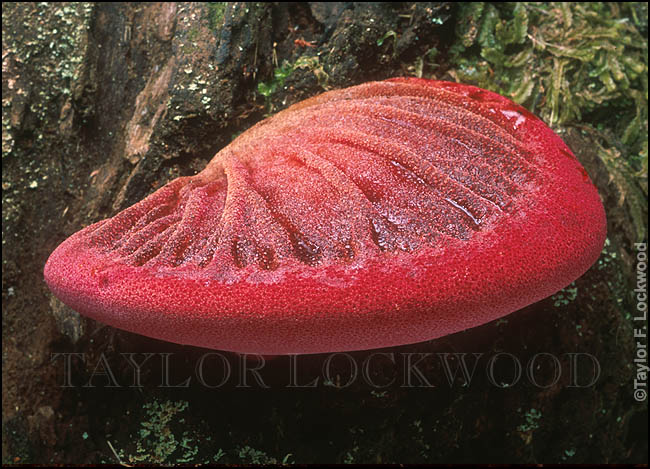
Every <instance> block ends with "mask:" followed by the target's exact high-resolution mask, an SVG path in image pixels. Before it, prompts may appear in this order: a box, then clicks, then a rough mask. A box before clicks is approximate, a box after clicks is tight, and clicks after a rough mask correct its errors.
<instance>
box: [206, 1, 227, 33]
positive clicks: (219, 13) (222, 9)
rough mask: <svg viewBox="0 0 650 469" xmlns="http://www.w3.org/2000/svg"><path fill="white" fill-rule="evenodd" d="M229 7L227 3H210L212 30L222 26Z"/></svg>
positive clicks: (209, 14) (209, 11) (209, 12)
mask: <svg viewBox="0 0 650 469" xmlns="http://www.w3.org/2000/svg"><path fill="white" fill-rule="evenodd" d="M227 5H228V3H227V2H208V20H209V22H210V28H211V29H213V30H215V29H217V28H218V27H219V26H221V23H223V17H224V14H225V13H226V6H227Z"/></svg>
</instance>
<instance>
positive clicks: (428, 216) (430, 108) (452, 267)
mask: <svg viewBox="0 0 650 469" xmlns="http://www.w3.org/2000/svg"><path fill="white" fill-rule="evenodd" d="M605 235H606V221H605V213H604V210H603V206H602V203H601V201H600V198H599V195H598V193H597V191H596V188H595V187H594V185H593V184H592V182H591V181H590V179H589V177H588V176H587V173H586V172H585V170H584V169H583V168H582V166H581V165H580V163H579V162H578V161H577V160H576V158H575V157H574V156H573V154H572V153H571V151H570V150H569V149H568V148H567V146H566V145H565V144H564V143H563V142H562V140H561V139H560V138H559V137H558V136H557V135H556V134H554V133H553V132H552V131H551V130H550V129H549V128H548V127H547V126H546V125H545V124H544V123H543V122H542V121H541V120H539V119H538V118H537V117H535V116H533V115H532V114H530V113H529V112H528V111H526V110H525V109H524V108H522V107H520V106H518V105H517V104H514V103H513V102H511V101H510V100H508V99H506V98H504V97H502V96H499V95H497V94H495V93H492V92H489V91H485V90H482V89H480V88H476V87H473V86H467V85H461V84H456V83H449V82H442V81H430V80H424V79H413V78H397V79H392V80H387V81H382V82H373V83H366V84H363V85H359V86H354V87H351V88H347V89H343V90H338V91H332V92H328V93H324V94H321V95H319V96H316V97H314V98H311V99H308V100H306V101H303V102H300V103H298V104H296V105H294V106H291V107H290V108H288V109H287V110H285V111H283V112H280V113H278V114H277V115H275V116H273V117H271V118H268V119H266V120H264V121H262V122H260V123H258V124H257V125H255V126H254V127H252V128H251V129H250V130H248V131H247V132H245V133H243V134H242V135H240V136H239V137H238V138H237V139H236V140H234V141H233V142H232V143H231V144H230V145H229V146H227V147H226V148H224V149H223V150H221V151H220V152H219V153H217V155H216V156H215V157H214V159H213V160H212V161H211V162H210V163H209V164H208V166H207V167H206V168H205V169H204V170H203V171H202V172H200V173H199V174H197V175H196V176H192V177H182V178H179V179H176V180H174V181H172V182H170V183H169V184H167V185H166V186H164V187H163V188H161V189H159V190H158V191H156V192H155V193H153V194H151V195H150V196H149V197H147V198H146V199H144V200H143V201H141V202H139V203H137V204H135V205H133V206H132V207H130V208H128V209H126V210H124V211H122V212H121V213H118V214H117V215H115V216H114V217H113V218H110V219H107V220H103V221H100V222H98V223H95V224H94V225H92V226H89V227H87V228H85V229H83V230H81V231H80V232H78V233H76V234H75V235H73V236H71V237H70V238H69V239H68V240H66V241H65V242H64V243H63V244H61V245H60V246H59V247H58V248H57V249H56V250H55V251H54V253H53V254H52V255H51V256H50V258H49V260H48V262H47V264H46V266H45V279H46V281H47V284H48V285H49V287H50V289H51V290H52V291H53V292H54V294H55V295H56V296H58V297H59V298H60V299H61V300H63V302H65V303H66V304H68V305H69V306H70V307H72V308H73V309H75V310H77V311H79V312H80V313H82V314H85V315H87V316H89V317H91V318H94V319H97V320H99V321H101V322H104V323H106V324H110V325H112V326H115V327H118V328H122V329H126V330H129V331H132V332H136V333H139V334H143V335H147V336H151V337H155V338H159V339H163V340H167V341H171V342H178V343H183V344H192V345H196V346H201V347H208V348H215V349H222V350H231V351H237V352H249V353H261V354H271V355H272V354H286V353H317V352H333V351H345V350H360V349H370V348H377V347H385V346H391V345H400V344H407V343H413V342H418V341H423V340H427V339H432V338H436V337H439V336H443V335H446V334H450V333H453V332H457V331H460V330H463V329H467V328H470V327H474V326H478V325H481V324H484V323H486V322H488V321H491V320H493V319H496V318H499V317H501V316H504V315H506V314H509V313H511V312H513V311H515V310H517V309H520V308H522V307H524V306H526V305H528V304H530V303H533V302H535V301H538V300H540V299H542V298H544V297H546V296H549V295H551V294H553V293H554V292H556V291H557V290H559V289H561V288H563V287H565V286H566V285H568V284H569V283H570V282H572V281H573V280H575V279H576V278H577V277H579V276H580V275H582V274H583V273H584V272H585V271H586V270H587V268H589V266H590V265H591V264H592V263H593V262H595V260H596V259H597V258H598V255H599V253H600V251H601V248H602V245H603V242H604V240H605Z"/></svg>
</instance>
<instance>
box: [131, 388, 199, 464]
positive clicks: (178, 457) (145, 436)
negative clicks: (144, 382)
mask: <svg viewBox="0 0 650 469" xmlns="http://www.w3.org/2000/svg"><path fill="white" fill-rule="evenodd" d="M188 406H189V404H188V403H187V401H178V402H173V401H169V400H168V401H164V402H161V401H158V400H154V401H152V402H148V403H146V404H144V406H143V411H144V417H145V420H144V421H143V422H142V423H141V424H140V426H141V428H140V431H139V432H138V434H137V436H136V437H135V445H136V450H135V454H132V455H129V456H128V460H129V461H130V462H131V463H146V464H170V463H181V464H182V463H189V462H192V461H193V460H194V458H195V457H196V455H197V454H198V452H199V449H198V445H197V442H196V438H193V437H192V436H191V435H190V433H189V432H187V431H185V432H182V433H181V434H180V435H176V434H175V433H174V432H173V431H172V426H173V425H176V424H183V423H184V420H183V419H182V418H181V417H180V415H181V414H182V413H183V411H185V410H186V409H187V407H188Z"/></svg>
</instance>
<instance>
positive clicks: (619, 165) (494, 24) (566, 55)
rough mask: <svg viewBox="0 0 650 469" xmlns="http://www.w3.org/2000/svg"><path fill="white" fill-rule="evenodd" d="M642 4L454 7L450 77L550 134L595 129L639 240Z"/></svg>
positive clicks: (643, 145) (644, 113)
mask: <svg viewBox="0 0 650 469" xmlns="http://www.w3.org/2000/svg"><path fill="white" fill-rule="evenodd" d="M647 16H648V13H647V4H645V6H644V5H642V4H640V3H626V4H615V3H529V2H521V3H512V4H511V3H504V4H501V3H500V4H492V3H473V4H462V5H460V6H459V18H458V21H457V26H456V40H455V43H454V45H453V46H452V47H451V49H450V57H451V60H452V63H453V64H454V65H455V69H454V70H452V71H450V73H451V74H452V75H453V76H454V78H455V79H456V80H458V81H461V82H465V83H473V84H476V85H477V86H480V87H482V88H486V89H489V90H492V91H496V92H497V93H500V94H502V95H505V96H509V97H510V98H512V99H513V100H514V101H516V102H518V103H519V104H522V105H523V106H525V107H527V108H528V109H530V110H531V111H533V112H535V113H536V114H538V115H540V116H541V117H542V119H544V121H545V122H546V123H548V124H549V125H551V126H562V125H579V126H581V127H589V128H592V129H596V130H598V133H599V140H600V141H601V142H602V144H600V143H599V144H598V146H599V148H598V155H599V156H600V158H601V160H602V161H603V162H604V163H605V165H606V167H607V169H608V171H609V172H610V175H611V179H612V180H613V181H614V184H615V185H616V187H617V189H618V190H619V192H620V194H621V201H624V203H625V204H627V208H628V211H629V212H630V213H631V214H632V218H633V222H634V224H635V229H636V231H637V237H638V238H639V240H640V239H643V238H644V237H645V233H646V230H647V226H646V223H645V222H644V219H645V216H647V213H646V212H647V210H644V209H643V207H644V206H645V205H647V201H646V199H647V174H648V137H647V133H648V41H647V39H646V38H645V37H644V34H642V32H643V31H644V30H645V31H647V24H648V19H647Z"/></svg>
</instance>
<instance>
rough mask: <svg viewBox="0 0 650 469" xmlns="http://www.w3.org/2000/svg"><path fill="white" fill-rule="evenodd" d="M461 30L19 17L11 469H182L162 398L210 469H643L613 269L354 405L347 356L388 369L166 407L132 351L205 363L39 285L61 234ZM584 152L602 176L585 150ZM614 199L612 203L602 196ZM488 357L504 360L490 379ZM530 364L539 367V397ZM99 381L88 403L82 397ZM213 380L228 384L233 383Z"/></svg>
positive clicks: (10, 211)
mask: <svg viewBox="0 0 650 469" xmlns="http://www.w3.org/2000/svg"><path fill="white" fill-rule="evenodd" d="M453 13H454V10H453V8H452V7H451V6H450V5H447V4H439V3H421V4H365V5H361V4H353V3H331V4H317V3H314V4H305V3H299V4H298V3H296V4H282V3H281V4H271V3H229V4H221V3H212V4H189V3H164V4H149V3H146V4H145V3H143V4H139V3H100V4H59V3H48V4H42V3H39V4H32V3H14V4H11V3H10V4H5V5H4V6H3V56H2V58H3V77H2V86H3V122H2V148H3V176H2V178H3V182H2V184H3V245H2V251H3V306H2V308H3V463H4V462H33V463H47V462H53V463H61V464H70V463H99V462H118V461H117V459H116V458H118V457H119V458H120V460H121V462H125V463H133V462H138V461H140V460H145V461H157V462H183V458H184V457H185V456H183V454H185V453H184V451H185V450H184V449H183V448H184V447H172V448H171V452H170V453H169V455H168V456H169V458H168V459H160V460H157V459H156V457H160V455H158V456H155V452H154V451H153V449H152V448H151V447H146V444H145V440H146V439H145V438H144V437H142V436H141V434H140V433H139V432H140V430H142V428H144V427H143V426H142V422H145V421H147V418H150V415H149V414H148V413H146V412H145V410H143V409H145V408H146V409H149V407H146V406H145V407H143V403H150V402H151V401H152V399H153V398H156V399H159V400H160V402H167V401H165V400H166V399H167V400H178V399H180V400H185V401H189V402H190V407H189V408H188V409H187V410H185V411H184V413H183V419H184V423H180V421H178V420H175V421H173V422H174V426H172V425H171V423H170V424H169V425H170V426H169V427H166V426H165V425H163V426H162V427H163V428H158V429H157V430H158V431H163V430H164V431H166V432H169V431H171V432H172V434H176V441H180V440H181V439H183V438H186V443H187V441H190V442H191V444H190V443H187V444H188V445H189V446H191V447H192V448H194V446H196V452H194V453H192V456H191V457H189V456H188V458H189V459H188V460H187V461H186V462H192V463H194V462H197V463H199V462H203V461H214V460H215V458H216V455H218V454H219V450H220V449H222V450H223V452H224V453H225V455H224V456H223V457H220V458H218V461H219V462H230V463H238V462H246V461H248V462H250V461H251V460H253V459H254V458H257V460H258V461H261V462H270V461H271V460H272V459H273V458H275V459H276V460H277V461H282V459H283V457H284V456H285V455H286V454H287V453H291V454H292V455H293V456H292V458H290V459H289V460H295V461H297V462H331V463H337V462H365V463H378V462H478V461H482V462H528V463H536V462H563V461H569V462H605V461H612V462H625V461H633V462H643V461H644V458H645V462H647V426H645V429H644V422H646V420H645V419H646V418H647V407H643V408H640V407H639V406H637V405H635V403H634V402H633V400H632V395H631V391H630V381H631V379H632V377H633V372H634V370H633V368H632V367H631V366H630V363H631V360H632V358H633V357H634V340H633V336H632V333H631V329H630V323H629V321H627V320H626V319H625V313H624V311H623V308H622V307H621V306H620V305H619V304H617V303H616V301H615V299H614V298H615V296H614V295H613V294H611V292H610V289H611V288H612V287H611V279H612V278H613V277H615V276H621V275H622V274H621V272H620V269H619V268H618V267H617V266H616V265H615V263H605V264H603V263H601V265H600V267H599V266H595V267H594V268H593V269H592V270H590V271H589V272H588V273H587V274H586V275H585V276H584V277H582V278H581V279H579V280H578V281H577V282H576V286H577V288H578V289H579V290H580V291H581V298H589V299H588V300H584V301H582V300H581V301H578V302H573V303H570V302H567V305H563V306H562V307H560V308H558V307H555V306H554V303H555V302H557V301H558V300H557V298H556V299H547V300H545V301H543V302H540V303H538V304H536V305H532V306H530V307H528V308H526V309H525V310H522V311H520V312H518V313H517V314H515V315H513V316H510V317H508V318H507V319H506V320H503V321H499V322H497V323H496V324H494V323H492V324H488V325H485V326H483V327H480V328H477V329H473V330H470V331H466V332H463V333H459V334H455V335H453V336H450V337H446V338H443V339H440V340H437V341H433V342H428V343H423V344H416V345H413V346H405V347H398V348H392V349H386V350H382V352H384V353H387V354H393V355H384V356H383V358H384V359H385V360H384V361H382V362H381V363H382V366H379V367H377V369H375V368H373V374H372V375H371V379H372V380H373V382H376V383H386V382H390V381H391V380H392V379H393V378H394V379H395V383H394V384H392V385H390V386H387V387H386V388H378V387H373V386H371V385H369V384H368V382H367V380H365V381H364V380H363V379H361V375H359V379H357V380H354V382H353V383H352V384H351V385H350V386H349V387H345V388H343V389H341V388H340V386H341V384H345V382H346V379H347V378H346V377H348V376H349V373H350V369H349V366H350V365H349V359H351V360H353V361H354V362H355V363H357V364H358V365H359V370H358V372H359V373H361V372H362V363H363V362H364V360H365V359H368V358H369V357H371V355H372V353H373V352H374V351H367V352H355V353H351V354H349V355H348V356H347V357H344V356H343V357H335V358H336V360H333V361H332V362H331V363H330V365H331V367H330V368H329V370H330V371H331V373H330V374H329V378H331V380H332V383H330V384H329V385H324V384H323V383H324V381H325V377H323V376H322V371H321V367H322V366H323V363H324V362H326V361H327V356H322V355H316V356H308V357H300V360H299V363H300V369H299V370H298V371H297V373H298V374H297V375H296V377H297V379H298V382H299V384H301V385H303V384H305V383H309V382H310V381H311V380H312V379H313V378H314V377H316V376H319V375H320V380H319V384H318V385H317V386H316V387H315V388H309V387H304V388H295V387H294V388H287V386H286V385H287V376H288V375H287V373H288V370H289V369H291V368H290V367H291V363H290V361H289V359H288V358H287V357H282V358H279V359H276V360H272V361H269V362H268V363H267V365H266V370H265V371H268V374H267V375H265V379H267V380H268V381H269V383H273V384H274V385H275V389H271V390H266V389H259V386H258V387H257V388H258V389H256V390H253V391H250V390H247V389H241V388H240V387H238V386H237V385H238V379H240V378H241V376H239V375H238V374H237V373H235V375H233V376H236V377H233V380H232V381H231V382H229V383H228V384H227V385H225V386H224V387H222V388H218V389H207V388H206V387H205V386H201V385H197V384H196V383H197V378H196V376H194V380H193V381H192V385H191V386H190V387H189V388H178V389H167V388H160V387H159V384H160V379H161V376H160V371H159V370H160V364H158V365H157V366H156V367H155V369H153V368H152V369H151V370H149V371H147V372H146V373H144V374H143V376H142V384H143V386H144V388H143V389H142V390H140V391H138V389H135V388H129V385H131V384H133V383H132V382H133V379H134V378H133V368H132V367H131V366H130V365H129V364H128V362H127V361H125V360H124V357H123V356H122V355H121V354H122V353H136V352H156V353H162V352H164V353H173V354H174V356H175V357H176V358H175V360H177V361H176V362H175V366H174V368H173V371H172V376H171V377H169V379H170V382H174V383H176V382H179V381H181V380H182V379H184V377H186V376H189V375H191V374H192V373H193V372H194V369H195V366H196V363H197V361H198V360H199V359H200V357H201V356H202V354H203V353H205V352H206V351H203V350H200V349H194V348H188V347H182V346H179V345H174V344H165V343H161V342H158V341H155V340H153V339H148V338H144V337H140V336H136V335H133V334H129V333H127V332H123V331H116V330H113V329H111V328H108V327H106V326H102V325H100V324H98V323H95V322H93V321H90V320H86V319H83V318H80V317H79V316H78V315H77V314H76V313H74V312H72V311H70V310H69V309H67V308H66V307H65V306H63V305H62V304H61V303H60V302H58V300H56V299H55V298H54V297H53V296H52V295H51V294H50V293H49V291H48V290H47V287H46V286H45V284H44V282H43V280H42V269H43V265H44V264H45V261H46V260H47V257H48V255H49V254H50V253H51V252H52V250H53V249H54V248H55V247H56V246H57V245H58V244H59V243H60V242H61V241H63V240H64V239H65V238H66V237H67V236H69V235H71V234H72V233H74V232H75V231H77V230H79V229H80V228H82V227H83V226H87V225H89V224H91V223H94V222H96V221H98V220H100V219H102V218H105V217H108V216H112V215H114V214H115V213H117V212H118V211H119V210H122V209H124V208H126V207H128V206H129V205H131V204H133V203H135V202H137V201H139V200H141V199H142V198H143V197H145V196H146V195H148V194H150V193H151V192H153V191H154V190H155V189H157V188H159V187H161V186H162V185H164V184H165V183H167V182H168V181H170V180H171V179H173V178H175V177H178V176H182V175H191V174H194V173H195V172H197V171H198V170H200V169H202V168H203V167H204V165H205V164H206V163H207V162H208V161H209V160H210V159H211V158H212V156H213V155H214V154H215V153H216V152H217V151H218V150H219V149H221V148H222V147H224V146H225V145H226V144H228V143H229V142H230V140H231V139H232V137H233V136H234V135H236V134H238V133H240V132H242V131H243V130H245V129H246V128H248V127H249V126H250V125H252V124H253V123H255V122H257V121H259V120H261V119H262V118H263V117H264V116H265V115H266V114H268V113H270V112H275V111H277V110H279V109H281V108H284V107H286V106H289V105H290V104H292V103H294V102H297V101H300V100H302V99H304V98H306V97H309V96H313V95H315V94H318V93H320V92H322V91H323V90H325V89H330V88H340V87H344V86H349V85H353V84H356V83H360V82H363V81H369V80H373V79H382V78H387V77H390V76H398V75H405V74H412V73H413V67H412V66H410V68H409V65H408V64H412V63H414V61H415V60H416V59H417V58H418V57H421V56H423V55H424V54H425V53H426V52H427V50H429V49H430V48H431V47H433V46H436V47H438V48H439V49H440V50H441V51H443V52H444V51H445V50H446V48H448V47H449V45H450V42H451V40H452V38H453V28H454V24H453ZM391 31H393V32H395V31H398V32H399V34H393V35H390V34H388V35H387V33H388V32H391ZM382 37H385V40H384V41H383V43H382V45H381V46H380V45H378V39H379V38H382ZM442 56H443V59H442V60H441V63H440V67H441V68H440V69H439V70H441V72H440V74H438V77H442V76H444V75H443V73H444V70H445V67H446V66H447V65H446V64H445V63H444V53H443V54H442ZM278 70H280V71H281V72H282V73H280V75H278V74H277V73H276V72H277V71H278ZM260 83H262V84H263V87H262V88H258V85H259V84H260ZM265 95H266V96H265ZM571 142H572V147H573V148H574V150H575V151H576V153H577V154H578V156H579V157H583V156H584V155H587V157H585V159H584V161H586V162H587V165H588V168H589V165H592V170H593V172H598V171H599V168H600V167H599V166H598V165H599V163H598V161H597V159H595V158H589V151H588V149H589V142H588V141H587V140H585V137H584V136H579V135H573V136H572V140H571ZM592 170H591V169H590V172H592ZM593 172H592V174H593ZM601 179H606V178H605V176H602V177H601ZM597 182H598V181H597ZM599 184H601V190H606V185H607V181H606V180H602V181H600V182H599ZM610 203H611V205H612V207H608V210H609V209H610V208H611V209H612V210H617V208H616V207H614V206H613V205H615V202H613V201H612V202H610ZM612 252H613V250H612ZM625 281H626V280H623V281H622V282H619V283H617V285H625ZM500 352H504V353H507V354H511V355H501V356H499V355H498V353H500ZM61 353H83V354H85V355H84V357H85V362H81V361H80V360H78V359H76V358H74V357H73V359H72V361H71V364H72V368H71V373H72V374H71V376H73V377H74V380H75V383H74V386H73V387H62V386H61V385H62V384H64V379H65V375H64V373H63V362H64V359H63V358H62V356H61V355H56V354H61ZM454 353H464V354H466V355H465V359H467V363H468V365H469V370H470V371H471V370H472V367H473V365H474V363H475V360H477V362H476V363H478V365H477V367H476V371H475V374H474V375H473V378H472V381H471V383H470V384H469V385H467V386H461V385H460V381H459V377H460V376H461V374H458V376H457V377H456V381H455V384H453V385H451V386H450V385H449V383H448V381H447V380H448V375H447V373H449V372H450V370H451V372H452V373H453V372H454V370H456V367H457V366H458V364H459V362H458V359H459V357H460V355H456V356H455V357H454V356H453V354H454ZM472 353H477V354H481V355H480V356H478V355H472ZM571 353H582V354H589V355H590V356H592V357H595V359H596V360H597V361H598V363H599V364H600V376H599V377H598V379H596V381H595V383H593V384H589V381H590V377H591V376H592V375H591V374H590V373H591V371H592V369H591V368H590V366H591V365H590V363H591V361H589V359H588V358H585V357H587V355H581V358H580V360H583V359H584V360H586V361H581V362H580V363H579V365H580V370H581V371H579V373H578V375H572V374H571V373H570V372H571V371H573V372H575V371H576V370H575V369H574V368H572V364H573V362H572V360H573V358H572V356H571V355H570V354H571ZM427 354H430V355H427ZM444 354H452V355H444ZM539 354H551V355H552V356H554V357H558V359H559V360H560V361H559V363H560V367H561V368H560V369H561V375H560V377H559V378H558V379H557V381H556V382H554V376H555V375H554V368H553V366H554V364H553V362H550V361H549V360H548V356H545V355H539ZM224 356H226V357H227V358H228V360H231V361H232V363H233V366H234V367H236V366H238V364H241V360H240V358H241V357H237V356H236V355H233V354H224ZM102 357H103V358H105V359H106V360H107V362H106V363H109V364H110V365H111V367H112V372H113V374H114V378H115V379H116V381H117V382H118V383H120V384H121V385H122V387H121V388H110V387H107V386H105V385H104V383H106V382H107V379H109V380H110V376H108V377H107V375H102V376H103V378H102V376H99V375H96V376H94V377H93V370H95V372H97V370H99V371H101V370H102V367H101V366H100V367H99V368H97V366H99V365H98V364H101V363H103V362H102V359H103V358H102ZM445 357H447V358H449V357H451V358H450V360H451V362H450V363H451V364H450V365H449V366H450V368H447V367H446V362H445V359H446V358H445ZM477 357H478V358H477ZM494 357H497V358H499V357H501V358H502V360H499V361H498V362H497V361H495V362H494V363H496V365H495V366H496V368H494V369H493V370H492V371H494V372H495V373H496V376H500V378H499V379H500V381H495V382H493V375H490V374H489V371H490V369H491V368H490V363H492V362H491V361H490V360H491V359H494ZM512 357H514V358H515V359H516V361H518V362H519V363H521V365H522V369H521V370H520V371H521V373H522V375H521V378H520V379H519V380H515V378H516V375H514V376H513V375H511V374H509V373H513V372H514V373H516V372H517V368H516V367H515V364H513V362H512V360H511V358H512ZM536 357H537V358H536ZM156 359H158V360H160V356H156ZM375 359H377V360H379V361H381V360H380V359H381V357H379V359H378V358H377V357H375ZM454 359H455V360H456V361H454ZM393 360H394V363H393ZM508 360H510V362H508ZM531 360H532V363H533V365H532V366H533V367H534V366H535V360H539V362H538V363H539V364H540V367H541V368H540V369H537V368H534V370H533V374H534V378H532V379H533V381H531V378H527V375H526V365H527V364H530V363H531ZM244 363H245V362H244ZM411 365H414V366H415V367H414V366H411ZM250 366H251V367H252V366H254V364H252V365H250ZM104 371H105V370H104ZM458 373H460V371H458ZM535 373H537V374H535ZM337 376H338V377H337ZM90 378H92V381H91V384H94V385H95V387H83V386H82V385H83V384H85V383H86V382H87V380H88V379H90ZM425 378H426V381H424V379H425ZM210 379H212V380H213V381H212V382H215V381H217V382H218V381H219V377H218V373H217V376H216V377H215V376H210ZM250 379H252V378H251V377H250V376H249V380H250ZM405 379H407V380H409V382H410V383H411V384H412V385H413V387H408V386H407V385H406V384H405V381H404V380H405ZM102 380H103V381H102ZM174 380H175V381H174ZM337 380H338V381H337ZM535 380H538V381H539V382H538V384H537V385H536V384H535ZM575 380H577V381H575ZM427 382H428V383H430V384H431V385H432V386H433V387H428V386H426V385H427ZM508 382H510V383H511V386H510V387H507V386H505V385H504V384H503V383H508ZM251 383H253V384H254V382H251ZM337 383H338V386H339V387H338V388H337ZM540 383H541V384H540ZM548 383H552V384H551V385H550V386H547V384H548ZM585 383H586V384H589V385H585ZM576 384H577V385H578V386H575V385H576ZM254 387H255V386H254ZM272 388H273V387H272ZM170 402H171V401H170ZM179 412H180V411H179ZM147 428H148V427H147ZM643 431H645V434H644V433H643ZM138 435H140V436H138ZM644 435H645V436H644ZM138 438H140V440H138ZM107 441H110V442H111V444H110V445H109V444H107ZM137 441H140V443H141V444H142V445H144V446H145V448H144V449H143V450H142V451H140V450H139V449H138V448H137V444H136V442H137ZM644 441H645V443H644ZM197 442H200V443H197ZM192 445H194V446H192ZM246 448H248V449H246ZM251 448H252V449H251ZM113 449H115V452H113ZM167 449H170V448H167ZM256 449H257V450H256ZM255 451H258V453H255ZM260 451H263V453H262V454H263V455H264V456H261V455H260V454H259V452H260ZM165 454H167V453H165ZM256 455H257V456H256ZM165 457H167V456H165ZM138 458H144V459H138ZM264 458H266V459H264Z"/></svg>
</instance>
